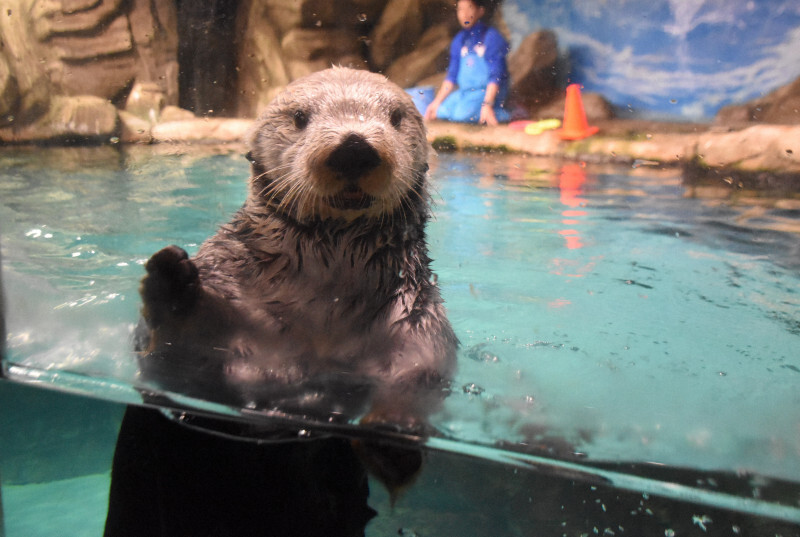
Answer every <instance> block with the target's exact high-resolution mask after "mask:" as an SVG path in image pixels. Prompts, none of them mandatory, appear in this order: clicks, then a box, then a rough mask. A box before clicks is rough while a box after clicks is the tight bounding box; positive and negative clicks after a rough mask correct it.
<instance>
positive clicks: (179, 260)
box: [139, 246, 200, 328]
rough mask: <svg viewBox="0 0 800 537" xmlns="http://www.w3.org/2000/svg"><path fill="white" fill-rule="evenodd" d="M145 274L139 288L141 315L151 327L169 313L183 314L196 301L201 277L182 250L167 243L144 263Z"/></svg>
mask: <svg viewBox="0 0 800 537" xmlns="http://www.w3.org/2000/svg"><path fill="white" fill-rule="evenodd" d="M145 269H146V270H147V276H145V277H144V279H143V280H142V285H141V287H140V289H139V292H140V294H141V295H142V302H143V303H144V309H143V313H144V317H145V319H147V322H148V324H149V325H150V327H151V328H156V327H158V326H159V325H161V324H162V323H164V322H165V321H166V320H167V319H168V318H169V317H170V316H175V315H183V314H185V313H186V312H188V311H189V310H190V309H191V308H192V307H193V306H194V304H195V302H196V301H197V297H198V295H199V292H200V278H199V275H198V271H197V266H195V264H194V263H193V262H192V261H191V260H190V259H189V255H188V254H187V253H186V251H185V250H183V249H182V248H179V247H177V246H167V247H166V248H164V249H162V250H159V251H158V252H156V253H155V254H153V257H151V258H150V259H149V260H148V261H147V263H146V264H145Z"/></svg>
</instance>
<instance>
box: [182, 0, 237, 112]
mask: <svg viewBox="0 0 800 537" xmlns="http://www.w3.org/2000/svg"><path fill="white" fill-rule="evenodd" d="M177 6H178V65H179V66H180V73H179V75H178V87H179V90H180V95H179V106H180V107H181V108H185V109H187V110H191V111H192V112H194V113H195V114H196V115H198V116H222V117H227V116H234V115H235V112H236V109H235V101H234V100H233V99H231V98H230V96H231V94H232V93H233V92H234V91H235V88H236V81H237V77H236V48H235V44H234V43H235V40H234V28H235V24H236V10H237V9H238V7H239V0H209V1H203V2H196V1H193V0H178V2H177Z"/></svg>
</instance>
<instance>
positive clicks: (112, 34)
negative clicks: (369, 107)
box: [0, 0, 558, 142]
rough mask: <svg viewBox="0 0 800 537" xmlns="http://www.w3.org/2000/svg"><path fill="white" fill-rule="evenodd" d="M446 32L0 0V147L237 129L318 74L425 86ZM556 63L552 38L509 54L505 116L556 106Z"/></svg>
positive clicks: (267, 3) (380, 10) (155, 1)
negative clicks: (203, 123)
mask: <svg viewBox="0 0 800 537" xmlns="http://www.w3.org/2000/svg"><path fill="white" fill-rule="evenodd" d="M494 23H495V25H496V26H498V27H499V28H500V29H501V31H505V25H504V24H503V21H502V17H501V16H500V14H497V15H496V16H495V20H494ZM457 31H458V24H457V21H456V17H455V10H454V6H453V2H452V0H337V1H336V2H330V1H329V0H203V1H202V2H198V1H197V0H0V38H2V43H1V44H2V46H0V141H4V142H31V141H42V140H48V141H86V140H90V141H91V140H95V141H104V140H106V139H112V140H116V139H118V138H119V137H120V136H121V137H122V138H123V140H126V141H135V140H140V141H146V140H147V136H148V134H147V133H148V132H149V131H150V129H151V128H152V127H153V126H154V125H156V124H158V123H163V122H165V121H170V120H174V119H181V118H184V119H185V118H187V117H193V116H192V115H191V114H188V112H187V111H186V110H188V111H191V112H192V113H193V114H195V115H198V116H204V117H209V116H222V117H243V118H250V117H254V116H255V115H257V113H258V112H259V111H260V110H261V109H262V108H263V107H264V106H265V105H266V104H267V103H268V102H269V101H270V100H271V99H272V98H273V97H274V95H275V94H276V93H277V92H278V91H280V89H281V88H283V87H284V86H285V85H286V84H288V83H289V82H290V81H292V80H295V79H297V78H299V77H302V76H304V75H306V74H309V73H311V72H313V71H317V70H320V69H324V68H326V67H329V66H331V65H345V66H351V67H356V68H362V69H370V70H373V71H378V72H382V73H384V74H385V75H386V76H387V77H389V78H390V79H391V80H393V81H394V82H396V83H398V84H399V85H401V86H403V87H410V86H413V85H418V84H425V83H427V84H432V85H436V84H438V83H439V82H440V81H441V79H442V76H443V75H442V73H443V71H444V70H445V69H446V66H447V54H448V49H449V44H450V41H451V39H452V37H453V35H455V33H456V32H457ZM557 64H558V47H557V41H556V37H555V35H554V34H553V33H552V32H547V31H545V32H539V33H536V34H533V35H531V36H529V38H528V39H526V40H525V41H524V42H523V43H522V45H521V46H520V47H519V51H518V52H515V53H514V54H512V55H511V56H510V57H509V66H510V67H511V69H512V81H513V82H514V84H515V89H516V91H515V95H516V96H517V103H518V106H521V107H523V108H526V109H528V110H535V109H536V108H537V107H540V106H542V105H543V104H545V103H546V102H547V101H549V100H550V99H551V98H552V97H553V96H554V95H555V93H556V84H557V80H558V72H557ZM178 106H181V107H182V108H184V109H186V110H181V109H179V108H178Z"/></svg>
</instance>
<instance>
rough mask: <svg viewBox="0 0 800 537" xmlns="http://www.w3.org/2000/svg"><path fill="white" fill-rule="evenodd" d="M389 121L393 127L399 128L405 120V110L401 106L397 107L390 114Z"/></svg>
mask: <svg viewBox="0 0 800 537" xmlns="http://www.w3.org/2000/svg"><path fill="white" fill-rule="evenodd" d="M389 122H390V123H391V124H392V127H394V128H395V129H399V128H400V124H401V123H402V122H403V111H402V110H400V109H399V108H395V109H394V110H393V111H392V115H391V116H389Z"/></svg>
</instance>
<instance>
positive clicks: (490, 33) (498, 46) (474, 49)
mask: <svg viewBox="0 0 800 537" xmlns="http://www.w3.org/2000/svg"><path fill="white" fill-rule="evenodd" d="M488 4H489V2H488V1H487V0H458V2H457V4H456V15H457V17H458V22H459V23H460V24H461V27H462V30H461V31H459V32H458V34H456V36H455V38H454V39H453V43H452V44H451V45H450V65H449V67H448V69H447V76H446V77H445V80H444V82H443V83H442V86H441V88H439V91H438V92H437V93H436V96H435V97H434V98H433V101H432V102H431V103H430V104H429V105H428V106H427V108H426V109H425V113H424V115H425V119H428V120H430V119H437V118H438V119H443V120H447V121H457V122H463V123H481V124H487V125H497V124H498V123H503V122H507V121H508V120H509V118H510V115H509V113H508V111H507V110H506V109H505V108H504V105H505V100H506V97H507V95H508V69H507V67H506V55H507V54H508V42H507V41H506V40H505V39H504V38H503V36H502V35H501V34H500V32H498V31H497V30H496V29H495V28H492V27H491V26H489V25H487V24H486V23H485V22H483V20H481V19H482V18H483V17H484V16H485V15H486V13H487V7H488Z"/></svg>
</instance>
